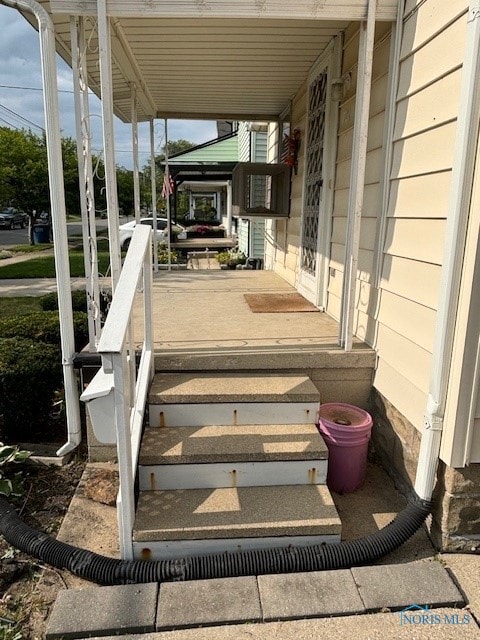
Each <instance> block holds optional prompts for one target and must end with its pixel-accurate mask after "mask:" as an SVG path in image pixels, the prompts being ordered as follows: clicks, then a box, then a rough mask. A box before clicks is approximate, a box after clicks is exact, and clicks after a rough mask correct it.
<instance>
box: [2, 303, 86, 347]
mask: <svg viewBox="0 0 480 640" xmlns="http://www.w3.org/2000/svg"><path fill="white" fill-rule="evenodd" d="M73 330H74V333H75V349H76V351H80V350H81V349H82V348H83V347H84V346H85V345H86V344H87V342H88V318H87V314H86V313H83V312H81V311H76V312H74V314H73ZM0 337H1V338H15V337H17V338H29V339H31V340H35V341H36V342H44V343H47V344H51V345H56V346H57V347H60V344H61V342H60V320H59V317H58V311H38V312H35V313H28V314H25V315H22V316H11V317H10V318H4V319H1V320H0Z"/></svg>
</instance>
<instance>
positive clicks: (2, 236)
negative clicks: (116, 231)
mask: <svg viewBox="0 0 480 640" xmlns="http://www.w3.org/2000/svg"><path fill="white" fill-rule="evenodd" d="M96 226H97V230H100V229H103V228H105V227H107V221H106V220H97V223H96ZM67 233H68V237H69V238H70V237H72V236H81V235H82V225H81V223H80V222H68V223H67ZM18 244H28V229H0V248H1V249H6V248H8V247H11V246H15V245H18Z"/></svg>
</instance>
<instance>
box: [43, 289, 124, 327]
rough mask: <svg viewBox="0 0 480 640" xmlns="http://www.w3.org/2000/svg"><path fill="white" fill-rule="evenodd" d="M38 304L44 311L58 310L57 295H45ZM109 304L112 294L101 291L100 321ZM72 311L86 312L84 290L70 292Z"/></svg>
mask: <svg viewBox="0 0 480 640" xmlns="http://www.w3.org/2000/svg"><path fill="white" fill-rule="evenodd" d="M39 302H40V306H41V308H42V309H43V310H44V311H55V310H57V309H58V294H57V292H56V291H54V292H52V293H47V294H45V295H44V296H42V297H41V298H39ZM111 302H112V294H111V293H110V291H102V292H101V293H100V313H101V318H102V320H104V319H105V318H106V315H107V311H108V309H109V306H110V303H111ZM72 309H73V311H74V312H75V311H83V312H85V313H86V312H87V292H86V291H85V289H76V290H74V291H72Z"/></svg>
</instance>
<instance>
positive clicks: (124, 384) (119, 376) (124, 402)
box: [111, 350, 135, 560]
mask: <svg viewBox="0 0 480 640" xmlns="http://www.w3.org/2000/svg"><path fill="white" fill-rule="evenodd" d="M111 362H112V364H113V384H114V389H113V397H114V407H115V427H116V431H117V455H118V473H119V481H120V490H119V500H118V512H117V517H118V532H119V539H120V540H119V541H120V554H121V557H122V558H124V559H126V560H131V559H133V544H132V532H133V523H134V519H135V496H134V492H133V482H132V475H133V467H132V444H131V438H130V399H129V395H130V384H129V377H130V376H129V375H128V363H127V356H126V352H125V350H124V351H122V353H118V354H117V353H115V354H112V359H111Z"/></svg>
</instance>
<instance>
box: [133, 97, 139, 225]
mask: <svg viewBox="0 0 480 640" xmlns="http://www.w3.org/2000/svg"><path fill="white" fill-rule="evenodd" d="M132 153H133V210H134V212H135V220H136V221H137V223H138V222H140V176H139V172H138V116H137V90H136V87H135V85H132Z"/></svg>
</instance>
